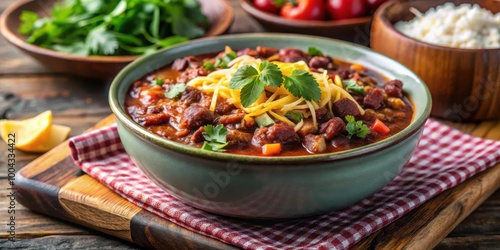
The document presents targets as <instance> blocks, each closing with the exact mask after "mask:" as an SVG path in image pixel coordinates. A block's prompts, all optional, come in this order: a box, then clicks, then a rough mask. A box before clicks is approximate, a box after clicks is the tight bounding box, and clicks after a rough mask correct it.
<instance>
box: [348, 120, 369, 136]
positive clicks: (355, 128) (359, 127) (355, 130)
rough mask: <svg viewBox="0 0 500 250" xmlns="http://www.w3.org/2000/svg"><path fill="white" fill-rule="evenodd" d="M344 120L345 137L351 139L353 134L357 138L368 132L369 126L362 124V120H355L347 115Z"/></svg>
mask: <svg viewBox="0 0 500 250" xmlns="http://www.w3.org/2000/svg"><path fill="white" fill-rule="evenodd" d="M345 120H346V121H347V125H346V130H347V133H348V134H347V138H349V139H351V138H352V136H354V135H355V136H357V137H359V138H365V137H366V136H367V135H368V134H370V128H369V127H368V126H366V124H363V122H362V121H356V119H354V116H352V115H347V116H346V117H345Z"/></svg>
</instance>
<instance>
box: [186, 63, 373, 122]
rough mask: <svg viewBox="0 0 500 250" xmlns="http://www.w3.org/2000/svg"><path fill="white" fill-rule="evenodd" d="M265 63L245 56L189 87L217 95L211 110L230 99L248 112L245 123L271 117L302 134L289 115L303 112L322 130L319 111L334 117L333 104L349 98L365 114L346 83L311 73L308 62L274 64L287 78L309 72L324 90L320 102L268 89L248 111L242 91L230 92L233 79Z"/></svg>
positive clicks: (286, 91) (193, 80) (325, 74)
mask: <svg viewBox="0 0 500 250" xmlns="http://www.w3.org/2000/svg"><path fill="white" fill-rule="evenodd" d="M261 63H262V60H261V59H258V58H254V57H251V56H248V55H243V56H239V57H237V58H235V59H234V60H233V61H231V62H230V63H229V64H228V66H229V68H227V69H221V70H216V71H214V72H212V73H210V74H209V75H208V76H200V77H196V78H194V79H192V80H191V81H189V82H188V83H187V85H188V86H191V87H194V88H197V89H199V90H201V91H203V92H205V93H208V94H213V98H212V101H211V104H210V110H212V111H214V110H215V107H216V105H217V97H218V96H221V97H223V98H225V99H227V101H228V102H230V103H231V104H233V105H234V106H235V107H237V108H239V109H242V110H244V111H245V113H246V115H245V118H244V119H245V120H248V119H250V118H253V117H256V116H259V115H262V114H264V113H267V114H268V115H270V116H272V117H273V118H275V119H277V120H279V121H282V122H285V123H288V124H289V125H291V126H293V127H294V128H295V131H298V130H299V129H300V128H301V127H302V125H303V121H300V122H298V123H294V122H293V121H291V120H289V119H288V118H287V117H286V116H285V114H286V113H287V112H288V111H296V112H300V113H302V114H303V115H304V117H306V118H307V117H312V120H313V124H314V126H315V127H317V126H318V122H317V121H316V110H317V109H319V108H326V109H327V110H328V111H329V112H330V114H331V115H332V116H333V112H332V104H333V103H334V102H336V101H337V100H339V99H340V98H349V99H351V100H352V101H353V102H354V103H356V105H357V106H358V108H359V110H360V112H361V114H364V110H363V108H362V107H361V106H360V105H359V104H358V103H357V102H356V101H355V100H354V98H353V97H352V96H351V95H350V94H349V93H348V92H347V91H346V90H344V88H343V84H342V80H341V79H340V77H339V76H338V75H337V76H335V79H333V80H332V79H331V78H330V77H329V76H328V74H327V72H326V71H324V72H322V73H317V72H311V70H310V69H309V67H308V65H307V63H305V62H304V61H299V62H294V63H286V62H279V61H273V63H274V64H276V65H277V66H278V68H279V69H280V70H281V72H282V73H283V75H285V76H290V75H291V74H292V72H293V71H294V70H296V69H301V70H306V71H308V72H310V73H311V74H312V75H313V77H314V78H315V79H316V81H317V82H318V84H319V87H320V89H321V99H320V100H319V101H318V102H314V101H306V100H305V99H303V98H297V97H295V96H294V95H292V94H291V93H290V92H289V91H288V90H287V89H285V88H284V86H283V85H282V86H280V87H277V88H276V87H269V86H266V87H265V90H266V91H264V92H263V93H262V94H261V96H260V97H259V98H258V99H257V101H255V102H254V103H253V104H251V105H250V106H248V107H243V105H242V104H241V100H240V91H241V90H234V89H230V88H229V83H230V80H231V77H232V76H233V75H234V74H235V72H236V71H237V70H238V68H239V67H241V66H244V65H250V66H253V67H255V68H257V69H258V68H259V65H260V64H261Z"/></svg>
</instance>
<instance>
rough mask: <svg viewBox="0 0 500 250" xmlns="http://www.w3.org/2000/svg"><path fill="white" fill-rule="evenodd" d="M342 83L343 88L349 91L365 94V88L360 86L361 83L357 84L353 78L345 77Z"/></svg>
mask: <svg viewBox="0 0 500 250" xmlns="http://www.w3.org/2000/svg"><path fill="white" fill-rule="evenodd" d="M342 85H344V87H345V89H346V90H347V92H349V93H353V94H358V95H364V94H365V88H364V87H363V86H361V85H358V83H357V82H356V80H354V79H353V78H351V79H347V80H343V81H342Z"/></svg>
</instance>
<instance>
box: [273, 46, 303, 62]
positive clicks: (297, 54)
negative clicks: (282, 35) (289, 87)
mask: <svg viewBox="0 0 500 250" xmlns="http://www.w3.org/2000/svg"><path fill="white" fill-rule="evenodd" d="M279 56H280V61H281V62H298V61H305V60H306V59H307V55H306V54H305V53H304V52H303V51H302V50H299V49H295V48H283V49H280V50H279Z"/></svg>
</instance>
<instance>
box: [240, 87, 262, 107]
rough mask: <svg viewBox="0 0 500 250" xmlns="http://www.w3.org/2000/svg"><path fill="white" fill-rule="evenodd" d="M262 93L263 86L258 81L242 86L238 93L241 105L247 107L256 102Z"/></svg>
mask: <svg viewBox="0 0 500 250" xmlns="http://www.w3.org/2000/svg"><path fill="white" fill-rule="evenodd" d="M263 91H264V84H263V83H262V82H260V81H253V82H251V83H249V84H246V85H245V86H243V88H242V89H241V92H240V99H241V105H243V107H248V106H250V105H252V103H254V102H255V101H257V100H258V99H259V97H260V95H262V92H263Z"/></svg>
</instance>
